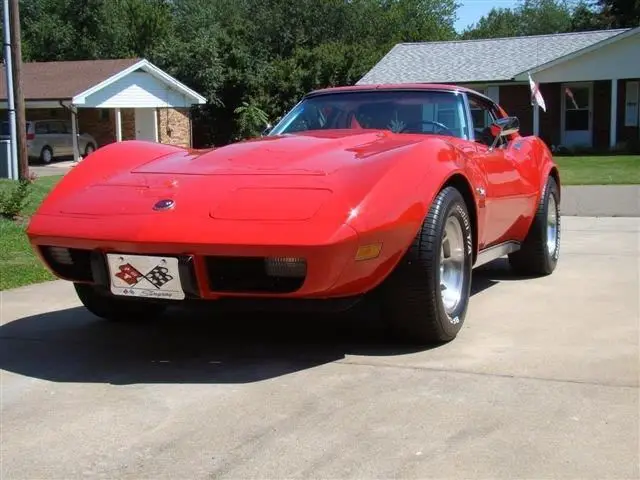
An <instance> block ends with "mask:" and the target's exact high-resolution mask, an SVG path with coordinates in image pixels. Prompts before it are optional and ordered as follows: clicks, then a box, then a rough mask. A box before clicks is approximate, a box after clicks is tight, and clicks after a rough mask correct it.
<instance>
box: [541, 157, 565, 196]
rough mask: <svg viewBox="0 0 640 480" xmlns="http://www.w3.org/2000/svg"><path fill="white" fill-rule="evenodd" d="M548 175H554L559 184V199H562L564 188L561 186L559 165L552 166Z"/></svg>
mask: <svg viewBox="0 0 640 480" xmlns="http://www.w3.org/2000/svg"><path fill="white" fill-rule="evenodd" d="M547 177H552V178H553V179H554V180H555V182H556V185H557V186H558V200H561V199H562V189H561V188H560V172H559V171H558V167H556V166H555V165H554V166H552V167H551V169H550V170H549V173H548V174H547ZM544 181H545V183H546V178H545V179H544Z"/></svg>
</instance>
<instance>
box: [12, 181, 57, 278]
mask: <svg viewBox="0 0 640 480" xmlns="http://www.w3.org/2000/svg"><path fill="white" fill-rule="evenodd" d="M60 178H62V177H61V176H51V177H40V178H39V179H37V180H36V181H35V183H34V184H33V185H32V187H31V190H30V192H29V197H28V198H27V202H26V204H25V207H24V209H23V210H22V218H20V219H19V220H16V221H13V220H9V219H6V218H0V290H7V289H9V288H16V287H20V286H23V285H29V284H31V283H38V282H45V281H47V280H53V279H54V278H55V277H54V276H53V275H52V274H51V273H50V272H49V271H48V270H47V269H46V268H45V267H44V265H42V262H41V261H40V260H39V259H38V257H36V255H35V253H34V252H33V250H32V248H31V245H29V242H28V241H27V237H26V235H25V229H26V227H27V224H28V219H29V217H30V216H31V215H32V214H33V212H35V210H36V209H37V208H38V205H40V203H41V202H42V200H43V198H44V197H45V196H46V195H47V193H48V192H49V191H50V190H51V189H52V188H53V186H54V185H55V184H56V183H57V182H58V181H59V180H60ZM14 184H15V182H14V181H12V180H6V179H0V190H5V189H8V188H12V186H13V185H14Z"/></svg>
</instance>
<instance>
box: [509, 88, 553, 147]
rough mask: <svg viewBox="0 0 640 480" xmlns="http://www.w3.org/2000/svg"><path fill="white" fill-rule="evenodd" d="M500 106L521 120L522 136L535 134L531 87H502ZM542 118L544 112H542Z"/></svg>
mask: <svg viewBox="0 0 640 480" xmlns="http://www.w3.org/2000/svg"><path fill="white" fill-rule="evenodd" d="M500 106H502V108H504V110H505V111H506V112H507V113H508V114H509V115H511V116H515V117H518V119H519V120H520V134H521V135H523V136H527V135H532V134H533V108H532V107H531V91H530V90H529V85H502V86H500ZM540 114H541V117H542V115H544V112H542V111H541V112H540Z"/></svg>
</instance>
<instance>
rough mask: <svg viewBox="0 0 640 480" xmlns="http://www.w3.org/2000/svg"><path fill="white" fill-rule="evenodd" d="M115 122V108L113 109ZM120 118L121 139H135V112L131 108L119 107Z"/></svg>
mask: <svg viewBox="0 0 640 480" xmlns="http://www.w3.org/2000/svg"><path fill="white" fill-rule="evenodd" d="M113 113H114V120H113V121H114V123H115V110H114V112H113ZM120 119H121V120H122V140H135V139H136V112H135V110H134V109H133V108H122V109H120Z"/></svg>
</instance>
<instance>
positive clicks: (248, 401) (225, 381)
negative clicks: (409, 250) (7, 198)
mask: <svg viewBox="0 0 640 480" xmlns="http://www.w3.org/2000/svg"><path fill="white" fill-rule="evenodd" d="M563 220H564V226H563V239H562V249H563V251H562V258H561V261H560V264H559V267H558V269H557V270H556V272H555V273H554V274H553V275H552V276H550V277H547V278H539V279H528V280H523V279H517V278H514V277H512V276H511V275H510V274H509V272H508V271H507V270H505V268H504V262H501V261H498V262H495V264H492V265H490V266H488V267H486V268H484V269H483V270H482V271H478V272H476V274H475V279H474V285H473V289H474V295H473V298H472V301H471V307H470V308H471V310H470V313H469V316H468V317H467V322H466V324H465V326H464V329H463V330H462V332H461V335H460V336H459V337H458V338H457V339H456V340H455V341H453V342H452V343H450V344H448V345H445V346H441V347H439V348H435V349H431V350H406V349H400V348H397V347H393V346H389V345H385V344H384V338H381V336H380V333H379V330H378V328H377V326H376V320H375V317H372V318H371V319H365V318H351V319H340V318H337V319H331V318H328V317H322V318H310V317H308V316H305V317H297V318H274V319H267V318H265V317H264V316H262V317H253V318H224V319H215V318H204V317H203V314H202V312H193V313H182V314H176V316H175V317H173V318H170V319H168V320H164V321H162V322H158V323H155V324H150V325H147V326H126V325H109V324H107V323H104V322H101V321H98V320H96V319H95V318H94V317H92V316H91V315H89V314H88V313H86V311H85V310H84V309H82V308H80V307H79V306H78V302H77V301H76V299H75V297H74V295H73V293H72V289H71V288H70V286H69V285H68V284H66V283H62V282H53V283H48V284H43V285H40V286H35V287H28V288H23V289H19V290H15V291H10V292H5V293H4V294H3V297H2V301H3V304H2V323H3V325H2V327H0V337H1V343H0V368H1V369H2V425H1V427H2V428H1V432H2V437H3V438H2V447H1V448H2V467H1V468H2V471H1V472H0V473H1V475H0V476H1V478H2V479H3V480H9V479H35V478H51V479H62V478H65V479H71V478H79V477H81V476H83V477H84V476H86V477H100V478H136V479H140V478H154V479H160V478H180V479H182V478H193V479H196V478H243V479H244V478H269V479H276V478H442V479H444V478H447V479H452V478H465V479H469V478H480V479H487V478H508V479H514V478H544V479H547V478H560V479H578V478H579V479H587V478H593V479H637V478H638V477H639V475H640V472H639V471H638V465H639V460H640V458H639V453H638V452H639V450H640V448H639V440H638V435H639V411H640V409H639V407H640V405H639V389H638V386H639V385H638V378H639V372H640V368H639V345H638V340H639V327H638V321H639V300H638V294H639V290H640V288H639V286H640V283H639V282H640V280H639V278H638V269H639V261H640V257H639V253H638V252H639V250H640V237H639V235H640V233H639V231H640V219H625V218H609V219H603V218H577V217H569V218H564V219H563Z"/></svg>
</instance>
